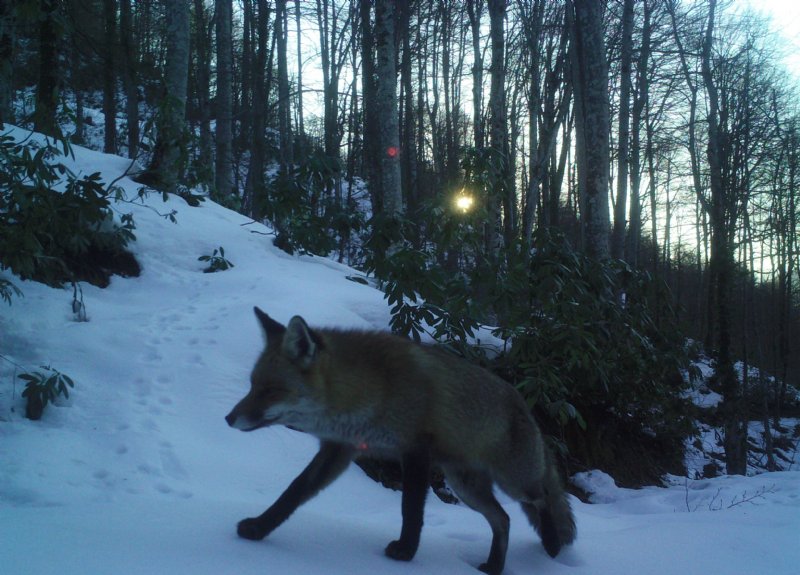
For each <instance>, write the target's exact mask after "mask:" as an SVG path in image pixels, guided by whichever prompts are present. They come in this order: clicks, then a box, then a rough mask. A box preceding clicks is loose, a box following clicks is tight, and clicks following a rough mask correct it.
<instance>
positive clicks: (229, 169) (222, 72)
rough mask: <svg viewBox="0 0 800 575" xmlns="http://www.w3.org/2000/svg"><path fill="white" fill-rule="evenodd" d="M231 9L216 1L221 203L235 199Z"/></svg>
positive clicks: (228, 1) (217, 168)
mask: <svg viewBox="0 0 800 575" xmlns="http://www.w3.org/2000/svg"><path fill="white" fill-rule="evenodd" d="M232 16H233V5H232V0H216V6H215V18H216V23H215V25H216V32H217V97H216V116H217V124H216V140H217V142H216V144H217V145H216V153H217V155H216V158H215V162H214V168H215V170H214V187H215V188H216V192H217V194H218V195H219V197H220V198H221V199H222V200H230V199H233V198H235V197H236V196H237V195H238V194H237V190H236V183H235V180H234V178H233V147H232V143H233V98H232V87H233V29H232V25H233V24H232Z"/></svg>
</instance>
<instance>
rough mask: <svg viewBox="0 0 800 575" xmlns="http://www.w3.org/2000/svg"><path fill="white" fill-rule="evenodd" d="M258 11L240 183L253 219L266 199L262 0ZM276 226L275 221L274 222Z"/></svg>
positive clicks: (266, 13) (265, 20)
mask: <svg viewBox="0 0 800 575" xmlns="http://www.w3.org/2000/svg"><path fill="white" fill-rule="evenodd" d="M257 6H258V13H257V14H256V16H255V24H254V27H255V41H256V48H255V50H256V52H255V56H254V57H253V58H252V59H253V73H252V85H251V87H250V90H251V91H252V103H251V106H250V126H251V133H250V165H249V166H248V168H247V178H246V180H245V186H244V188H245V189H244V199H245V209H246V212H247V213H249V214H250V215H251V217H253V218H255V219H260V218H261V217H263V212H264V204H265V202H266V199H267V198H266V185H265V174H264V170H265V167H266V166H265V164H266V149H265V145H264V139H265V137H266V125H267V120H266V107H267V95H268V94H269V90H268V87H267V86H268V84H269V83H271V82H268V81H267V78H266V75H267V73H271V72H272V66H271V65H269V64H268V58H267V41H268V39H269V17H270V10H269V5H268V3H267V1H266V0H257ZM275 224H276V226H279V225H280V223H279V222H275Z"/></svg>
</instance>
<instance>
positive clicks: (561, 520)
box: [522, 457, 576, 557]
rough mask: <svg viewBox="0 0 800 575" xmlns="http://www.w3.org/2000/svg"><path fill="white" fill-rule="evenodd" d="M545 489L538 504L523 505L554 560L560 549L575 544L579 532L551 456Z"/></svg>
mask: <svg viewBox="0 0 800 575" xmlns="http://www.w3.org/2000/svg"><path fill="white" fill-rule="evenodd" d="M542 489H543V492H544V493H543V497H542V498H541V499H538V500H537V501H535V502H530V503H529V502H522V509H523V511H525V514H526V515H527V516H528V520H529V521H530V522H531V525H533V527H534V529H536V532H537V533H538V534H539V537H541V538H542V545H543V546H544V549H545V551H547V554H548V555H550V557H555V556H556V555H558V552H559V551H561V547H563V546H564V545H569V544H570V543H572V542H573V541H575V536H576V529H575V517H574V516H573V515H572V508H571V507H570V504H569V499H568V498H567V494H566V492H565V491H564V488H563V486H562V485H561V478H560V477H559V476H558V470H557V469H556V466H555V465H554V464H553V463H552V461H550V458H549V457H548V465H547V470H546V471H545V475H544V477H543V478H542Z"/></svg>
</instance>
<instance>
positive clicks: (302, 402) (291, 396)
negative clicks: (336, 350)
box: [225, 307, 321, 431]
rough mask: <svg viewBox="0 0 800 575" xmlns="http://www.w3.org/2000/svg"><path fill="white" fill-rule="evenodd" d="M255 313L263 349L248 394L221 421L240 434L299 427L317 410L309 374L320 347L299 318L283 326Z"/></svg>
mask: <svg viewBox="0 0 800 575" xmlns="http://www.w3.org/2000/svg"><path fill="white" fill-rule="evenodd" d="M255 313H256V317H257V318H258V321H259V322H260V323H261V327H262V329H263V330H264V341H265V343H266V347H265V349H264V351H263V352H262V353H261V356H260V357H259V358H258V360H257V361H256V365H255V367H254V368H253V371H252V373H251V374H250V391H249V392H248V393H247V395H245V396H244V398H243V399H242V400H241V401H240V402H239V403H237V404H236V406H235V407H234V408H233V410H231V412H230V413H229V414H228V415H227V416H226V417H225V420H226V421H227V422H228V425H230V426H231V427H234V428H236V429H240V430H242V431H253V430H255V429H259V428H261V427H267V426H269V425H273V424H281V425H290V426H292V425H293V426H298V427H301V426H302V425H303V422H305V421H307V420H308V419H309V418H310V417H313V415H314V412H315V411H316V410H317V409H316V408H317V405H318V404H317V402H315V401H314V399H313V388H312V385H311V384H312V379H313V377H312V376H311V374H310V371H311V369H312V367H313V364H314V362H315V359H316V358H317V355H318V353H319V352H320V350H321V343H320V341H319V340H318V338H317V337H316V336H315V335H314V334H313V332H312V331H311V330H310V329H309V328H308V325H306V322H305V321H304V320H303V318H301V317H300V316H294V317H293V318H292V319H291V320H290V321H289V324H288V325H287V326H284V325H282V324H280V323H278V322H277V321H275V320H274V319H272V318H271V317H269V316H268V315H267V314H265V313H264V312H263V311H261V310H260V309H259V308H257V307H256V308H255Z"/></svg>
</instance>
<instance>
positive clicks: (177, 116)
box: [140, 0, 189, 192]
mask: <svg viewBox="0 0 800 575" xmlns="http://www.w3.org/2000/svg"><path fill="white" fill-rule="evenodd" d="M166 14H167V60H166V65H165V71H164V95H163V98H162V101H161V108H160V110H159V113H158V117H157V130H158V134H157V139H156V146H155V150H154V151H153V158H152V160H151V162H150V166H149V167H148V171H147V173H146V174H144V175H143V176H142V177H141V178H140V179H141V181H142V182H144V183H147V184H149V185H152V186H153V187H155V188H157V189H159V190H161V191H165V192H176V191H177V187H178V181H179V180H180V178H181V177H182V175H183V171H184V169H185V167H186V153H185V150H186V140H187V134H186V124H185V122H186V94H187V85H188V81H189V3H188V2H185V1H182V0H169V1H168V2H167V3H166Z"/></svg>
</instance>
